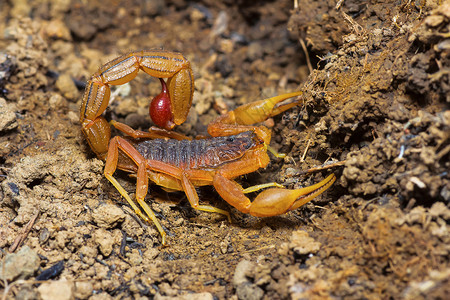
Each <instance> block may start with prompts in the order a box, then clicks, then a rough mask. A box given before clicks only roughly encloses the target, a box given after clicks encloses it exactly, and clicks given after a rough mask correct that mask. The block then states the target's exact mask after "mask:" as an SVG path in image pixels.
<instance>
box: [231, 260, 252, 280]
mask: <svg viewBox="0 0 450 300" xmlns="http://www.w3.org/2000/svg"><path fill="white" fill-rule="evenodd" d="M254 268H255V264H254V263H252V262H251V261H249V260H245V259H244V260H241V261H240V262H239V263H238V264H237V266H236V269H235V270H234V276H233V285H235V286H238V285H240V284H242V283H246V282H249V280H248V279H247V275H250V274H251V273H252V271H253V269H254Z"/></svg>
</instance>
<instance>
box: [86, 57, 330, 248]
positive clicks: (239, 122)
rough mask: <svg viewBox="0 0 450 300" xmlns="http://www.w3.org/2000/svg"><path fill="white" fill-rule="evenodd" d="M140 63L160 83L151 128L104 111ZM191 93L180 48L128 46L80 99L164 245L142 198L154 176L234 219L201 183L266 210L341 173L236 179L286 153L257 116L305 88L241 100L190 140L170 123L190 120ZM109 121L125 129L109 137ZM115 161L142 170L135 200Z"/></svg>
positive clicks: (298, 201) (302, 198) (293, 203)
mask: <svg viewBox="0 0 450 300" xmlns="http://www.w3.org/2000/svg"><path fill="white" fill-rule="evenodd" d="M139 70H142V71H144V72H145V73H147V74H149V75H150V76H153V77H156V78H159V80H160V82H161V87H162V90H161V93H160V94H159V95H157V96H156V97H154V98H153V100H152V101H151V103H150V105H149V114H150V117H151V118H152V120H153V122H154V123H155V125H157V126H158V127H155V126H153V127H150V128H149V130H148V131H141V130H134V129H132V128H131V127H130V126H128V125H126V124H124V123H120V122H117V121H110V122H108V121H107V120H106V119H105V117H104V116H103V112H104V111H105V110H106V108H107V106H108V103H109V99H110V93H111V92H110V86H111V85H121V84H124V83H127V82H129V81H131V80H132V79H133V78H135V77H136V75H137V74H138V72H139ZM165 79H166V80H165ZM166 81H167V82H166ZM193 93H194V76H193V72H192V68H191V66H190V63H189V61H188V60H187V59H186V58H185V57H184V56H183V55H182V54H180V53H176V52H171V51H164V50H150V51H145V50H143V51H135V52H130V53H127V54H125V55H122V56H120V57H118V58H116V59H113V60H112V61H110V62H108V63H106V64H105V65H103V66H101V67H100V68H99V70H98V71H97V72H96V73H94V74H93V75H92V77H91V79H90V80H89V81H88V83H87V85H86V90H85V93H84V95H83V98H82V102H81V107H80V123H81V127H82V132H83V134H84V136H85V138H86V140H87V142H88V143H89V146H90V148H91V149H92V151H93V152H94V153H95V154H96V155H97V157H98V158H100V159H102V160H104V161H105V168H104V175H105V177H106V178H107V179H108V180H109V181H110V182H111V183H112V184H113V185H114V187H115V188H116V189H117V190H118V191H119V193H120V194H121V195H122V196H123V197H124V198H125V199H126V201H127V202H128V203H129V205H130V206H131V207H132V209H133V210H134V212H135V213H136V214H137V215H138V216H140V217H141V218H142V219H143V220H145V221H147V222H150V220H151V221H152V222H153V224H155V226H156V228H157V229H158V231H159V233H160V234H161V238H162V245H166V232H165V231H164V229H163V228H162V226H161V224H160V223H159V221H158V219H157V218H156V216H155V214H154V212H153V211H152V209H151V208H150V207H149V205H148V204H147V203H146V202H145V201H144V198H145V196H146V195H147V192H148V187H149V180H150V181H151V182H153V183H155V184H157V185H159V186H161V187H162V188H163V189H164V190H166V191H184V193H185V194H186V197H187V199H188V201H189V203H190V205H191V206H192V207H193V208H194V209H197V210H201V211H208V212H215V213H219V214H222V215H225V216H226V217H227V218H228V220H229V221H231V218H230V214H229V212H228V211H225V210H222V209H219V208H216V207H213V206H210V205H200V204H199V196H198V194H197V191H196V187H199V186H205V185H212V186H214V188H215V190H216V191H217V193H218V194H219V195H220V196H221V197H222V198H223V199H224V200H225V201H226V202H228V203H229V204H230V205H232V206H233V207H235V208H236V209H238V210H239V211H241V212H243V213H249V214H251V215H253V216H257V217H268V216H276V215H281V214H284V213H286V212H288V211H291V210H295V209H297V208H299V207H301V206H302V205H304V204H306V203H308V202H309V201H311V200H312V199H313V198H315V197H317V196H318V195H320V194H321V193H323V192H324V191H325V190H327V189H328V188H329V187H330V186H331V185H332V184H333V182H334V181H335V180H336V177H335V175H334V174H330V175H329V176H328V177H326V178H325V179H324V180H322V181H321V182H319V183H317V184H314V185H312V186H308V187H305V188H300V189H294V190H291V189H286V188H284V187H283V186H282V185H280V184H278V183H274V182H272V183H266V184H260V185H256V186H252V187H249V188H246V189H244V188H243V187H242V186H241V185H240V184H239V183H237V182H236V181H235V180H234V179H235V178H237V177H239V176H241V175H245V174H248V173H251V172H255V171H257V170H258V169H260V168H265V167H266V166H267V165H268V164H269V161H270V159H269V155H268V154H267V151H269V152H271V153H273V154H274V155H275V156H277V157H283V155H282V154H279V153H277V152H276V151H275V150H274V149H273V148H272V147H270V146H269V144H270V140H271V131H270V130H269V129H268V128H267V127H265V126H263V125H259V126H256V125H254V124H257V123H261V122H263V121H265V120H266V119H268V118H270V117H273V116H275V115H278V114H280V113H282V112H284V111H286V110H288V109H290V108H292V107H294V106H297V105H299V104H301V103H302V101H300V100H296V101H291V102H288V103H285V100H287V99H290V98H293V97H297V98H300V97H298V96H300V95H301V94H302V92H293V93H287V94H283V95H279V96H275V97H272V98H268V99H265V100H259V101H255V102H252V103H248V104H244V105H242V106H239V107H237V108H236V109H235V110H233V111H229V112H228V113H226V114H223V115H221V116H219V117H218V118H216V119H215V120H214V121H213V122H211V123H210V124H209V125H208V129H207V131H208V133H209V135H210V136H211V137H209V138H205V139H194V140H192V139H190V138H189V137H187V136H184V135H182V134H179V133H176V132H174V131H171V130H172V129H173V128H174V127H175V126H176V125H180V124H182V123H183V122H184V121H185V120H186V118H187V114H188V112H189V109H190V107H191V105H192V98H193ZM111 126H113V127H114V128H116V129H117V130H118V131H120V132H122V133H123V134H124V136H114V137H113V138H111ZM117 169H120V170H123V171H126V172H129V173H131V174H134V175H136V182H137V183H136V193H135V199H136V202H135V201H133V200H132V199H131V197H130V196H129V194H128V192H127V191H126V190H125V189H124V188H123V187H122V186H121V184H120V183H119V182H118V181H117V179H116V178H114V176H113V175H114V173H115V171H116V170H117ZM266 188H267V189H266ZM261 189H264V190H263V191H262V192H261V193H260V194H259V195H257V196H256V198H255V199H254V200H253V201H251V200H250V199H249V198H248V197H247V196H246V194H247V193H250V192H256V191H259V190H261ZM136 203H137V204H136ZM141 208H142V210H143V211H144V212H142V210H141Z"/></svg>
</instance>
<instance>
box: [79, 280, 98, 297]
mask: <svg viewBox="0 0 450 300" xmlns="http://www.w3.org/2000/svg"><path fill="white" fill-rule="evenodd" d="M93 290H94V287H93V285H92V283H91V282H88V281H78V282H75V298H77V299H87V298H89V296H91V295H92V291H93Z"/></svg>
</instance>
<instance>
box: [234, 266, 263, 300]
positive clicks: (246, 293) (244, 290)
mask: <svg viewBox="0 0 450 300" xmlns="http://www.w3.org/2000/svg"><path fill="white" fill-rule="evenodd" d="M254 270H255V263H253V262H251V261H249V260H245V259H244V260H241V261H240V262H239V263H238V264H237V266H236V269H235V271H234V276H233V285H234V286H235V287H236V294H237V296H238V298H239V299H246V300H257V299H261V298H262V297H263V295H264V291H263V290H262V289H261V288H260V287H259V286H257V285H255V284H253V283H252V282H251V281H250V280H249V279H248V278H249V277H254Z"/></svg>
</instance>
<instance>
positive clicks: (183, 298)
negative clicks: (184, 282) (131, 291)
mask: <svg viewBox="0 0 450 300" xmlns="http://www.w3.org/2000/svg"><path fill="white" fill-rule="evenodd" d="M175 299H177V300H213V299H214V297H213V295H212V294H211V293H207V292H205V293H195V294H185V295H178V296H162V295H161V294H159V293H157V294H156V295H155V300H175Z"/></svg>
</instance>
